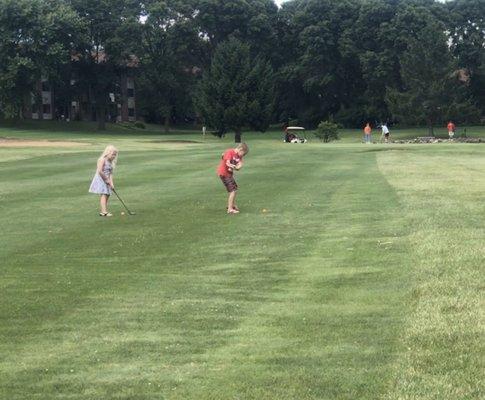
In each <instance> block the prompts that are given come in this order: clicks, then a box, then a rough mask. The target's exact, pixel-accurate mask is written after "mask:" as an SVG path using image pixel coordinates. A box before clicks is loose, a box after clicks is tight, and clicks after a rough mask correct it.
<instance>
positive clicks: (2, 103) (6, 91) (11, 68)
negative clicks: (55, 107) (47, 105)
mask: <svg viewBox="0 0 485 400" xmlns="http://www.w3.org/2000/svg"><path fill="white" fill-rule="evenodd" d="M79 28H80V24H79V21H78V18H77V16H76V14H75V13H74V11H73V10H72V9H71V8H70V7H69V5H68V4H66V3H65V2H62V1H58V0H0V60H1V62H0V108H1V109H2V110H3V113H4V114H5V115H6V116H8V117H19V116H21V114H22V108H23V105H24V103H25V102H30V101H31V96H32V91H34V89H35V87H36V85H37V83H39V82H40V80H41V79H42V78H47V79H48V78H53V77H57V76H58V75H57V73H58V71H59V70H60V69H61V68H62V66H65V65H67V64H68V63H69V62H70V56H71V50H72V45H73V43H74V42H75V41H76V40H77V32H78V31H79ZM34 99H35V102H36V107H37V108H38V109H39V108H41V107H42V98H41V96H40V90H39V91H37V93H35V96H34ZM39 111H40V112H39V116H42V110H39Z"/></svg>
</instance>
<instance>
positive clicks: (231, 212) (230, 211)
mask: <svg viewBox="0 0 485 400" xmlns="http://www.w3.org/2000/svg"><path fill="white" fill-rule="evenodd" d="M227 213H228V214H239V210H236V209H234V208H233V209H231V210H227Z"/></svg>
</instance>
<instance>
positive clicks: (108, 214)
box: [99, 212, 113, 217]
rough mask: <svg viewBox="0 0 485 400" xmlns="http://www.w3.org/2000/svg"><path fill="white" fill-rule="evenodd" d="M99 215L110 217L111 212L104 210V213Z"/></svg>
mask: <svg viewBox="0 0 485 400" xmlns="http://www.w3.org/2000/svg"><path fill="white" fill-rule="evenodd" d="M99 216H100V217H112V216H113V214H111V213H109V212H105V213H99Z"/></svg>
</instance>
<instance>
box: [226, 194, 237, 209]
mask: <svg viewBox="0 0 485 400" xmlns="http://www.w3.org/2000/svg"><path fill="white" fill-rule="evenodd" d="M236 193H237V191H236V190H234V191H233V192H231V193H229V197H228V198H227V209H228V210H232V209H234V201H235V200H236Z"/></svg>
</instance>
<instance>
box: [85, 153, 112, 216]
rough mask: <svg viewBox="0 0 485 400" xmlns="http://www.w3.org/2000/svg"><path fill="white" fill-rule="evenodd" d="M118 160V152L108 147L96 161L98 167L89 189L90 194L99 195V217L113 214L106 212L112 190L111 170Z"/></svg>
mask: <svg viewBox="0 0 485 400" xmlns="http://www.w3.org/2000/svg"><path fill="white" fill-rule="evenodd" d="M117 158H118V150H117V149H116V147H114V146H112V145H109V146H108V147H106V148H105V149H104V151H103V154H101V157H99V159H98V165H97V168H96V173H95V174H94V178H93V181H92V182H91V186H90V187H89V192H90V193H96V194H100V195H101V198H100V200H99V203H100V206H101V212H100V213H99V215H100V216H101V217H112V216H113V214H111V213H109V212H108V209H107V206H108V200H109V196H110V195H111V193H112V191H111V189H114V184H113V169H114V167H115V166H116V160H117Z"/></svg>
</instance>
